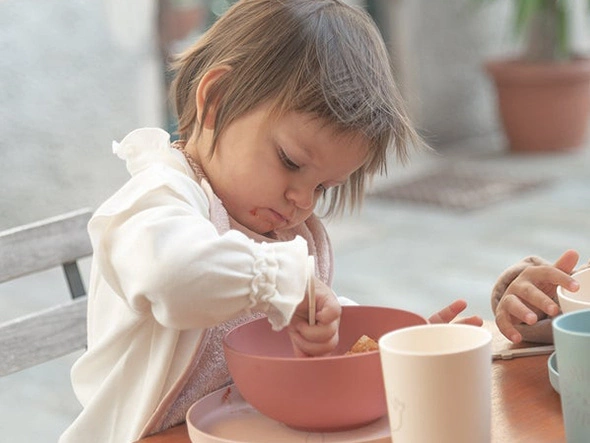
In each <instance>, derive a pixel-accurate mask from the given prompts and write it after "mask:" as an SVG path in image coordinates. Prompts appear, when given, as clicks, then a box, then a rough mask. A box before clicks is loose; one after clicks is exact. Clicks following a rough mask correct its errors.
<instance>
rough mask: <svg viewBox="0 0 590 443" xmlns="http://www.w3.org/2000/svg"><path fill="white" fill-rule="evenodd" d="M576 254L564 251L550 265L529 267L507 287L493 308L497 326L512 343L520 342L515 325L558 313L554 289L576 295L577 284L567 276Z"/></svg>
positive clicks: (574, 262) (575, 260) (533, 322)
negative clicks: (561, 287)
mask: <svg viewBox="0 0 590 443" xmlns="http://www.w3.org/2000/svg"><path fill="white" fill-rule="evenodd" d="M578 259H579V255H578V253H577V252H576V251H573V250H567V251H565V252H564V253H563V255H562V256H561V257H559V259H558V260H557V261H556V262H555V264H554V265H553V266H550V265H539V266H529V267H528V268H526V269H525V270H524V271H522V272H521V273H520V275H519V276H518V277H516V278H515V279H514V280H513V281H512V283H510V285H509V286H508V287H507V288H506V291H505V292H504V294H503V295H502V297H501V298H500V301H499V302H498V306H496V313H495V315H496V324H497V325H498V329H499V330H500V332H501V333H502V334H504V336H505V337H506V338H508V339H509V340H510V341H512V342H514V343H520V342H521V341H522V335H521V334H520V332H518V330H517V329H516V328H515V327H514V325H515V324H519V323H525V324H527V325H533V324H535V323H536V322H537V321H538V320H540V319H543V318H545V317H547V316H550V317H554V316H556V315H557V314H558V313H559V305H558V304H557V303H556V289H557V286H563V287H564V288H566V289H567V290H569V291H572V292H575V291H577V290H578V289H579V287H580V285H579V284H578V282H577V281H576V280H574V279H573V278H572V277H571V276H570V274H571V273H572V271H573V269H574V268H575V266H576V263H577V262H578Z"/></svg>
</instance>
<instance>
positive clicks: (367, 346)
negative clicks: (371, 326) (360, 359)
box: [345, 334, 379, 355]
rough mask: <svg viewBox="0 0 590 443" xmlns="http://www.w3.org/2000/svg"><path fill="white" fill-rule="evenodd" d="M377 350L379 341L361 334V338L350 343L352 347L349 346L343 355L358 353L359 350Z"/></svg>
mask: <svg viewBox="0 0 590 443" xmlns="http://www.w3.org/2000/svg"><path fill="white" fill-rule="evenodd" d="M378 350H379V343H377V342H376V341H375V340H373V339H372V338H371V337H369V336H367V335H364V334H363V335H362V336H361V338H359V339H358V340H357V341H356V342H355V343H354V345H352V348H350V350H349V351H347V352H346V354H345V355H349V354H358V353H361V352H371V351H378Z"/></svg>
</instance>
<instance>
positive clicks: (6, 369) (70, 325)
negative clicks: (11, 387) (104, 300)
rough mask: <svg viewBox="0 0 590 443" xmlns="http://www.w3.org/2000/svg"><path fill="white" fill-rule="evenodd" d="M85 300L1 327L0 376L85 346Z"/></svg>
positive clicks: (38, 313) (84, 298) (81, 299)
mask: <svg viewBox="0 0 590 443" xmlns="http://www.w3.org/2000/svg"><path fill="white" fill-rule="evenodd" d="M86 306H87V298H86V297H79V298H77V299H76V300H74V301H71V302H69V303H66V304H62V305H58V306H55V307H52V308H49V309H46V310H43V311H40V312H37V313H34V314H31V315H27V316H24V317H20V318H18V319H15V320H12V321H9V322H6V323H4V324H2V325H0V377H1V376H4V375H7V374H10V373H13V372H17V371H21V370H23V369H26V368H28V367H31V366H35V365H37V364H40V363H44V362H46V361H49V360H52V359H54V358H58V357H61V356H63V355H66V354H69V353H71V352H74V351H77V350H79V349H83V348H84V346H86Z"/></svg>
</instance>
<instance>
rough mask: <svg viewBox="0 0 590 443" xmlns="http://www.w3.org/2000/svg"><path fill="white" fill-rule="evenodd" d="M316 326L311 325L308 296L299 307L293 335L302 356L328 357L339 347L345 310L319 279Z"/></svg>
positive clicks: (299, 355)
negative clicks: (339, 330)
mask: <svg viewBox="0 0 590 443" xmlns="http://www.w3.org/2000/svg"><path fill="white" fill-rule="evenodd" d="M313 278H314V284H315V297H316V316H315V319H316V324H315V325H314V326H310V325H309V308H308V298H307V295H306V296H305V298H304V299H303V301H302V302H301V303H300V304H299V306H297V309H296V310H295V315H293V319H292V320H291V323H290V324H289V336H290V337H291V342H292V343H293V349H294V350H295V355H296V356H298V357H309V356H320V355H327V354H329V353H330V352H332V351H333V350H334V349H335V348H336V345H337V344H338V326H339V325H340V315H341V313H342V307H341V306H340V303H338V299H337V298H336V296H335V295H334V293H333V292H332V290H331V289H330V288H329V287H328V286H327V285H325V284H324V283H322V282H321V281H320V280H319V279H317V278H316V277H313Z"/></svg>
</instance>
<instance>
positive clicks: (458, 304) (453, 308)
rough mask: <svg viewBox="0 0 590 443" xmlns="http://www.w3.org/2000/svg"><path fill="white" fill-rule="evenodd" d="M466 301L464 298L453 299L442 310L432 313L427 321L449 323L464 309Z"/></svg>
mask: <svg viewBox="0 0 590 443" xmlns="http://www.w3.org/2000/svg"><path fill="white" fill-rule="evenodd" d="M466 307H467V302H466V301H465V300H455V301H454V302H453V303H451V304H450V305H449V306H447V307H446V308H444V309H443V310H441V311H439V312H437V313H436V314H434V315H432V316H431V317H430V318H429V319H428V322H429V323H450V322H451V321H452V320H453V319H454V318H455V317H456V316H457V315H459V314H460V313H461V312H463V311H464V310H465V308H466Z"/></svg>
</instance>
